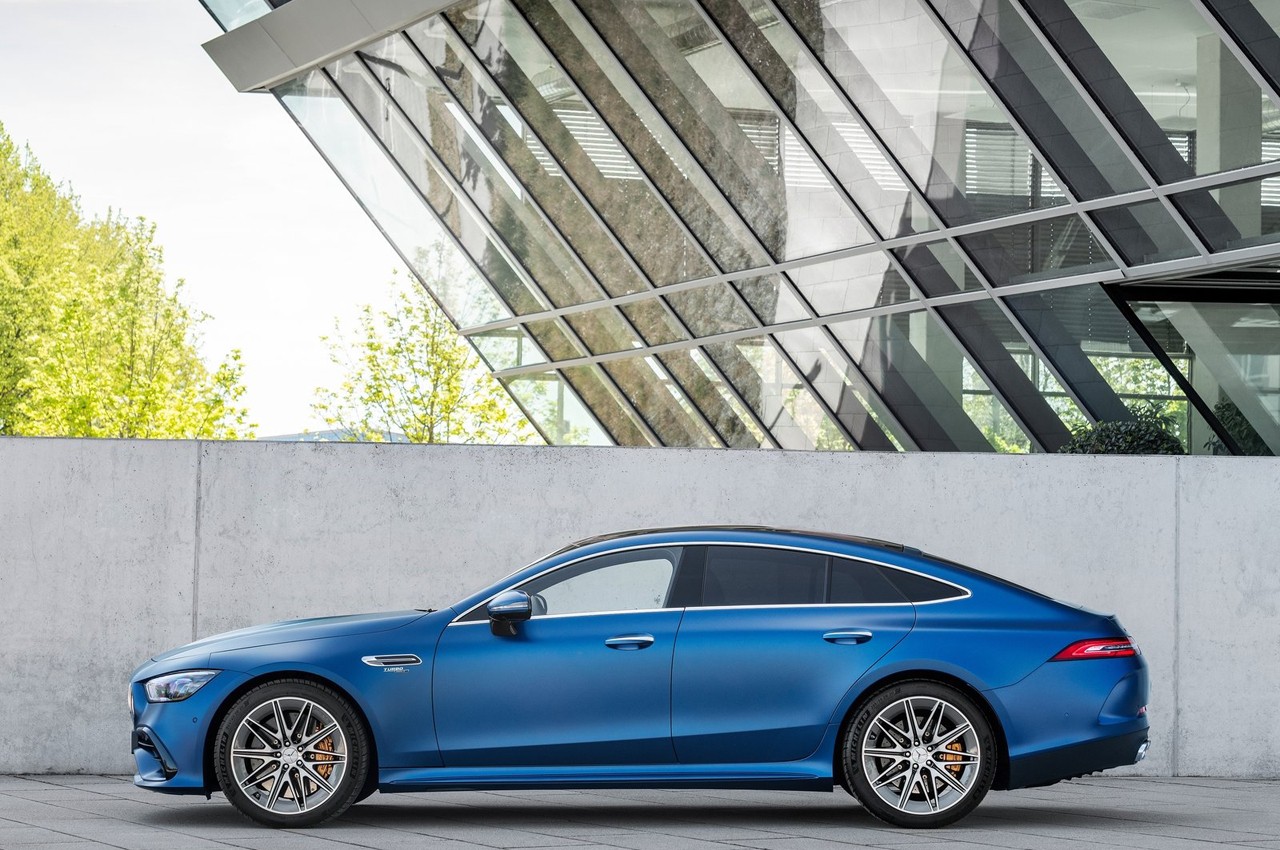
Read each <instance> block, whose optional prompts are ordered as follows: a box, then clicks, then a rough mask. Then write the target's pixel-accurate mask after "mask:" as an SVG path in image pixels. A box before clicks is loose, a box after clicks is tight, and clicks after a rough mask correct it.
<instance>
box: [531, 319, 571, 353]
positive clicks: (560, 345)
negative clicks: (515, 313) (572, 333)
mask: <svg viewBox="0 0 1280 850" xmlns="http://www.w3.org/2000/svg"><path fill="white" fill-rule="evenodd" d="M524 329H525V330H526V331H528V332H529V336H531V337H533V338H534V339H535V340H536V341H537V343H538V345H540V346H542V350H543V351H545V352H546V353H547V356H548V357H550V358H551V359H552V360H553V361H560V360H576V359H577V358H579V357H584V356H586V352H585V351H583V350H582V347H581V346H580V345H578V344H577V343H576V342H574V341H573V340H572V339H571V338H570V337H569V334H568V332H567V331H566V330H565V328H564V326H563V325H561V324H560V323H559V322H558V321H556V320H555V319H540V320H538V321H536V322H529V323H528V324H527V325H525V326H524Z"/></svg>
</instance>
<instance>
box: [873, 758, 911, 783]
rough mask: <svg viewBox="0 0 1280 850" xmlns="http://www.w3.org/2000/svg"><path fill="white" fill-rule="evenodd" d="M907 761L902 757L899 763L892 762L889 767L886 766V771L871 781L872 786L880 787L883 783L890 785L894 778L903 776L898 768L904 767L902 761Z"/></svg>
mask: <svg viewBox="0 0 1280 850" xmlns="http://www.w3.org/2000/svg"><path fill="white" fill-rule="evenodd" d="M905 761H906V759H902V760H901V761H899V762H898V763H897V764H891V765H889V766H888V767H887V768H885V770H884V772H883V773H881V774H880V775H879V776H877V777H876V778H875V779H874V780H873V781H872V782H871V787H872V788H879V787H880V786H882V785H888V784H889V783H890V782H892V781H893V780H895V779H897V778H899V777H900V776H902V771H901V770H899V769H898V768H900V767H902V763H903V762H905Z"/></svg>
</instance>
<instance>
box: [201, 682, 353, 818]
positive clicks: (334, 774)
mask: <svg viewBox="0 0 1280 850" xmlns="http://www.w3.org/2000/svg"><path fill="white" fill-rule="evenodd" d="M214 757H215V759H216V765H217V772H218V784H219V785H221V786H222V791H223V793H225V794H226V795H227V799H228V800H229V801H230V802H231V804H232V805H233V806H235V807H236V808H237V809H239V810H240V811H241V813H243V814H244V815H246V816H247V817H249V818H250V819H251V820H254V821H257V822H258V823H260V824H263V825H265V826H272V827H290V828H298V827H307V826H315V825H317V824H320V823H323V822H324V821H327V820H329V819H330V818H335V817H337V816H338V815H340V814H342V813H343V812H344V811H346V810H347V808H348V807H350V806H351V804H352V803H354V802H356V800H357V798H358V797H359V796H360V794H361V792H362V791H364V790H365V787H366V784H365V783H366V779H367V777H368V773H369V739H368V734H367V733H366V732H365V729H364V724H363V722H362V721H361V719H360V718H359V717H358V716H357V714H356V711H355V709H354V708H352V706H351V704H350V703H349V702H348V701H347V700H346V699H345V698H344V697H343V696H342V695H341V694H339V693H337V692H336V691H334V690H332V689H331V688H327V687H324V686H323V685H320V684H317V683H315V682H308V681H304V680H300V679H285V680H280V681H276V682H269V683H266V684H263V685H259V686H258V687H256V688H254V689H253V690H251V691H249V692H248V693H247V694H245V695H244V696H242V697H241V698H240V699H239V700H237V701H236V704H235V705H233V706H232V707H231V710H230V711H229V712H227V716H226V717H225V718H223V721H222V725H221V726H220V727H219V728H218V737H217V746H216V750H215V753H214Z"/></svg>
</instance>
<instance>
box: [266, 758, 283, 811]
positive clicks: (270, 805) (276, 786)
mask: <svg viewBox="0 0 1280 850" xmlns="http://www.w3.org/2000/svg"><path fill="white" fill-rule="evenodd" d="M285 773H286V769H285V766H284V765H283V764H282V765H280V769H279V770H277V771H276V781H275V782H272V783H271V793H270V794H269V795H268V796H267V805H266V809H267V810H268V811H273V810H274V809H275V807H276V800H279V799H280V792H281V791H282V790H284V776H285Z"/></svg>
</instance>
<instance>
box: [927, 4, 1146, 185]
mask: <svg viewBox="0 0 1280 850" xmlns="http://www.w3.org/2000/svg"><path fill="white" fill-rule="evenodd" d="M930 2H932V3H933V5H934V7H935V8H937V10H938V12H939V14H940V15H941V16H942V17H943V19H944V20H945V21H946V22H947V25H948V26H949V27H950V28H951V31H952V32H953V33H955V36H956V38H957V39H959V41H960V43H961V44H962V45H964V47H965V50H967V51H968V53H969V56H970V57H971V58H972V59H973V61H974V64H975V65H976V66H977V67H978V70H979V71H980V72H981V73H982V74H983V76H985V77H986V78H987V80H988V82H990V83H991V85H992V87H993V88H994V89H995V90H996V92H998V93H999V94H1000V96H1001V98H1002V99H1003V100H1004V102H1005V103H1006V104H1008V105H1009V107H1010V108H1011V109H1012V110H1013V111H1014V113H1015V114H1016V115H1017V117H1018V118H1019V120H1020V122H1021V124H1022V126H1023V127H1024V128H1025V129H1026V131H1027V134H1028V135H1029V136H1030V137H1031V138H1032V140H1033V141H1035V142H1036V144H1037V146H1038V147H1039V149H1040V151H1041V152H1042V153H1043V154H1044V155H1045V156H1046V157H1047V158H1048V159H1049V161H1050V162H1051V163H1052V164H1053V166H1054V168H1055V169H1056V170H1057V173H1058V176H1059V177H1061V178H1062V180H1063V182H1065V183H1066V184H1067V185H1068V186H1069V187H1070V188H1071V190H1072V191H1073V192H1074V193H1075V195H1076V197H1078V198H1082V199H1089V198H1099V197H1103V196H1105V195H1115V194H1119V193H1121V192H1128V191H1132V190H1135V189H1141V188H1144V185H1145V184H1144V183H1143V180H1142V177H1141V176H1139V174H1138V172H1137V170H1136V169H1135V168H1134V167H1133V165H1132V164H1131V163H1130V162H1129V160H1128V159H1127V158H1126V157H1125V155H1124V153H1123V152H1122V151H1121V150H1120V147H1119V146H1118V145H1117V144H1116V142H1115V140H1114V139H1113V138H1112V137H1111V135H1110V134H1109V133H1108V132H1107V130H1106V129H1105V128H1104V127H1103V126H1102V123H1101V122H1100V121H1099V120H1098V118H1097V116H1095V115H1094V113H1093V112H1092V111H1091V110H1090V109H1089V107H1088V106H1087V105H1086V104H1085V102H1084V100H1082V99H1081V97H1080V95H1079V93H1078V92H1077V91H1076V89H1075V87H1074V86H1073V85H1072V84H1071V81H1070V80H1068V79H1067V76H1066V74H1064V73H1063V71H1062V68H1061V66H1060V65H1059V64H1058V62H1057V60H1055V59H1054V58H1053V57H1052V56H1050V55H1049V53H1048V51H1046V50H1045V48H1044V46H1043V45H1042V44H1041V43H1040V41H1039V39H1037V38H1036V37H1035V35H1034V34H1033V33H1032V32H1031V30H1030V28H1029V27H1028V26H1027V24H1026V22H1025V21H1024V20H1023V19H1022V17H1021V16H1020V15H1019V14H1018V12H1017V10H1016V9H1015V8H1014V6H1013V4H1012V0H930ZM1121 14H1123V12H1121Z"/></svg>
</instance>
